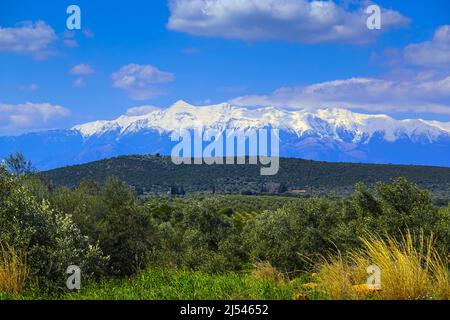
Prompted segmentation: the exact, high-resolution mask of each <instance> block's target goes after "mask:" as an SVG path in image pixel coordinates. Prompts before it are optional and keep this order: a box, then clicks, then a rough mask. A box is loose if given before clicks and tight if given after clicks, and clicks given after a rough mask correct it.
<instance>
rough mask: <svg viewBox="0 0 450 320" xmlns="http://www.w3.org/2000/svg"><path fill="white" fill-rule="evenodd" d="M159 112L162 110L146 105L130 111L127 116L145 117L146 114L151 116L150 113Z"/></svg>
mask: <svg viewBox="0 0 450 320" xmlns="http://www.w3.org/2000/svg"><path fill="white" fill-rule="evenodd" d="M159 110H161V108H158V107H155V106H150V105H145V106H139V107H134V108H130V109H128V110H127V113H126V115H127V116H130V117H135V116H143V115H145V114H149V113H150V112H153V111H159Z"/></svg>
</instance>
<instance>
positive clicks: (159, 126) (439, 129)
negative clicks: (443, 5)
mask: <svg viewBox="0 0 450 320" xmlns="http://www.w3.org/2000/svg"><path fill="white" fill-rule="evenodd" d="M148 111H149V112H148V113H145V114H142V115H133V114H131V115H130V114H127V115H123V116H120V117H119V118H117V119H116V120H112V121H95V122H90V123H86V124H82V125H78V126H75V127H73V128H72V129H73V130H76V131H78V132H80V133H81V134H82V135H83V137H84V138H89V137H91V136H95V135H102V134H105V133H109V132H113V131H119V132H120V135H126V134H129V133H134V132H138V131H140V130H145V129H151V130H157V131H159V132H160V133H163V132H172V131H174V130H178V129H194V128H203V129H206V130H208V129H211V130H225V129H244V130H245V129H249V128H255V129H258V128H264V127H268V126H271V127H273V128H277V129H280V130H288V131H293V132H295V133H296V134H297V135H299V136H301V135H303V134H305V133H311V134H315V135H318V136H320V137H331V138H333V139H337V140H341V139H342V138H341V137H342V135H343V133H346V135H348V134H350V135H351V136H352V137H353V142H364V141H368V140H370V138H371V137H372V136H373V135H374V134H375V133H380V134H382V135H383V137H384V139H385V140H387V141H390V142H393V141H396V140H397V139H399V138H400V137H402V136H406V137H408V138H410V139H416V138H422V137H425V138H426V139H427V140H429V141H430V142H432V141H434V140H436V139H437V138H438V137H440V136H442V135H447V136H449V135H450V123H443V122H438V121H423V120H396V119H394V118H392V117H389V116H387V115H368V114H361V113H356V112H352V111H349V110H346V109H319V110H316V111H315V112H310V111H307V110H299V111H287V110H283V109H279V108H274V107H263V108H259V109H250V108H243V107H236V106H232V105H231V104H229V103H221V104H216V105H207V106H194V105H191V104H189V103H187V102H185V101H183V100H179V101H177V102H176V103H174V104H173V105H171V106H170V107H169V108H167V109H157V108H155V109H154V110H152V109H148Z"/></svg>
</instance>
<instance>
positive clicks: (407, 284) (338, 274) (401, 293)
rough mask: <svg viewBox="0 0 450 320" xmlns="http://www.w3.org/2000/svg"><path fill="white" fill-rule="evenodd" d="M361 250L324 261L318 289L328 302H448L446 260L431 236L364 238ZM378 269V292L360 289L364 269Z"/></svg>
mask: <svg viewBox="0 0 450 320" xmlns="http://www.w3.org/2000/svg"><path fill="white" fill-rule="evenodd" d="M362 242H363V248H362V249H361V250H357V251H353V252H352V253H351V254H350V255H349V257H348V258H347V259H345V260H344V259H343V258H342V256H341V255H340V254H338V255H337V257H334V258H331V259H327V260H326V261H325V262H324V264H323V266H322V268H321V271H320V288H321V289H322V290H323V291H324V293H325V294H326V295H327V296H329V297H330V298H331V299H368V298H375V299H386V300H417V299H449V298H450V278H449V269H448V261H447V260H446V259H445V258H443V257H441V256H440V255H439V253H438V251H437V250H436V249H435V247H434V239H433V236H430V237H428V238H425V237H424V235H423V234H421V235H419V236H417V237H416V236H414V235H412V234H411V233H410V232H407V233H406V234H405V235H404V237H403V238H402V239H401V241H397V240H395V239H393V238H392V237H386V238H381V237H378V236H373V235H368V236H366V237H364V238H363V239H362ZM369 265H377V266H378V267H380V269H381V290H380V291H375V290H361V288H362V285H364V284H365V283H366V281H367V276H368V275H367V273H366V268H367V267H368V266H369Z"/></svg>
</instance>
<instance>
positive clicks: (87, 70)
mask: <svg viewBox="0 0 450 320" xmlns="http://www.w3.org/2000/svg"><path fill="white" fill-rule="evenodd" d="M94 72H95V70H94V68H92V67H91V66H90V65H88V64H84V63H82V64H77V65H76V66H73V67H72V69H70V72H69V73H70V74H71V75H74V76H77V78H76V79H75V80H74V81H73V86H74V87H75V88H84V87H85V86H86V81H85V77H88V76H90V75H91V74H93V73H94Z"/></svg>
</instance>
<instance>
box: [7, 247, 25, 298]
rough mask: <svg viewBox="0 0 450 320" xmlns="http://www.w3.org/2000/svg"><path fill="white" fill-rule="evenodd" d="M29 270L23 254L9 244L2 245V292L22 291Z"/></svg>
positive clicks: (16, 292) (15, 292)
mask: <svg viewBox="0 0 450 320" xmlns="http://www.w3.org/2000/svg"><path fill="white" fill-rule="evenodd" d="M28 274H29V270H28V267H27V265H26V262H25V259H24V258H23V255H22V254H21V253H20V252H18V251H16V250H15V249H14V248H13V247H11V246H8V245H0V292H8V293H13V294H18V293H21V292H22V291H23V289H24V287H25V281H26V279H27V277H28Z"/></svg>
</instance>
